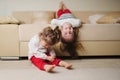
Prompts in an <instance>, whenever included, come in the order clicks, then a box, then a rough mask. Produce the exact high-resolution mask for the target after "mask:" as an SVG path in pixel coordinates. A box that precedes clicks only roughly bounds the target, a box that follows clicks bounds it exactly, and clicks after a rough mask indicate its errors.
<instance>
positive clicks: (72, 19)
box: [51, 18, 81, 27]
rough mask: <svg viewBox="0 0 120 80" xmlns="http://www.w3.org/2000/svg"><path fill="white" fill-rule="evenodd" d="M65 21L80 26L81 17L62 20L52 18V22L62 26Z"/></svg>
mask: <svg viewBox="0 0 120 80" xmlns="http://www.w3.org/2000/svg"><path fill="white" fill-rule="evenodd" d="M65 22H69V23H71V24H72V26H73V27H79V26H80V25H81V21H80V19H75V18H69V19H62V20H58V19H52V21H51V24H52V25H57V26H62V25H63V24H64V23H65Z"/></svg>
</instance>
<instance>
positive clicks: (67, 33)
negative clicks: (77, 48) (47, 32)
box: [61, 23, 74, 42]
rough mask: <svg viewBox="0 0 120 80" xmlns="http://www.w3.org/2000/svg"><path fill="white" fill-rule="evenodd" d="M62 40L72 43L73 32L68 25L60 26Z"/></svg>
mask: <svg viewBox="0 0 120 80" xmlns="http://www.w3.org/2000/svg"><path fill="white" fill-rule="evenodd" d="M61 31H62V38H64V39H65V41H68V42H70V41H72V40H73V38H74V32H73V27H72V26H71V24H70V23H64V24H63V26H62V30H61Z"/></svg>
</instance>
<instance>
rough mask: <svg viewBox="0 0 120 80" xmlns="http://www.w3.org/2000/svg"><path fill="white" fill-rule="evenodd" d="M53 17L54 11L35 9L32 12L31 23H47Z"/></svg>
mask: <svg viewBox="0 0 120 80" xmlns="http://www.w3.org/2000/svg"><path fill="white" fill-rule="evenodd" d="M53 18H55V12H54V11H35V12H33V23H35V24H39V23H40V24H49V23H50V21H51V20H52V19H53Z"/></svg>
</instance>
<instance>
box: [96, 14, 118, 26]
mask: <svg viewBox="0 0 120 80" xmlns="http://www.w3.org/2000/svg"><path fill="white" fill-rule="evenodd" d="M118 18H120V13H119V14H108V15H105V16H103V17H101V18H100V19H98V20H97V23H99V24H115V23H117V19H118Z"/></svg>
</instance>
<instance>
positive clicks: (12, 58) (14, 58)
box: [0, 56, 19, 60]
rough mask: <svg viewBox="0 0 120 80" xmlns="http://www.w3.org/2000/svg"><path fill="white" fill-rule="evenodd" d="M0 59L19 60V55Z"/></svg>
mask: <svg viewBox="0 0 120 80" xmlns="http://www.w3.org/2000/svg"><path fill="white" fill-rule="evenodd" d="M0 59H1V60H19V57H7V56H5V57H0Z"/></svg>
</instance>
